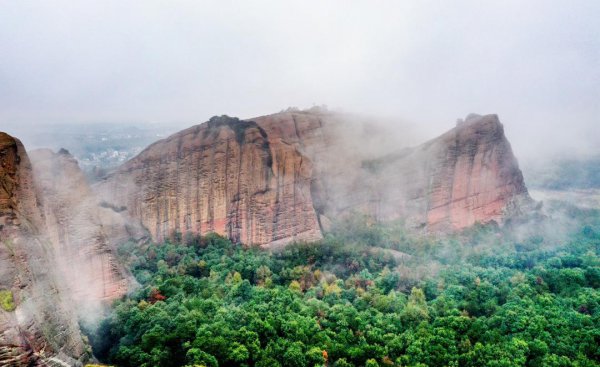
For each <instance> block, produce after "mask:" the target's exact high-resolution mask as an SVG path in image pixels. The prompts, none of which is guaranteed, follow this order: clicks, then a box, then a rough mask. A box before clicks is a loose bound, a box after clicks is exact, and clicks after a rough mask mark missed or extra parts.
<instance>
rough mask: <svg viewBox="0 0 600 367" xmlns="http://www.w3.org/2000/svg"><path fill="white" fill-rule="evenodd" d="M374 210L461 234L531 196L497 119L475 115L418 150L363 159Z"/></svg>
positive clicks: (498, 219) (498, 217) (515, 210)
mask: <svg viewBox="0 0 600 367" xmlns="http://www.w3.org/2000/svg"><path fill="white" fill-rule="evenodd" d="M363 168H364V169H366V171H369V172H370V173H371V175H370V177H369V176H368V175H365V177H368V178H367V181H366V182H367V184H366V185H365V187H366V188H367V190H369V192H370V193H371V194H370V195H367V197H368V198H369V204H370V210H369V211H370V212H371V214H373V215H374V216H376V217H378V218H379V219H382V220H386V219H404V220H406V221H407V222H408V223H409V224H411V225H413V226H416V227H426V228H427V229H429V230H434V231H437V230H443V231H447V230H457V229H462V228H465V227H468V226H471V225H473V224H475V223H476V222H481V223H487V222H490V221H495V222H497V223H502V222H503V220H504V218H506V217H508V216H510V215H513V214H516V213H518V212H519V210H520V209H521V208H522V207H523V206H524V205H527V204H528V203H529V202H530V201H531V199H530V198H529V195H528V192H527V188H526V187H525V184H524V181H523V175H522V174H521V171H520V169H519V167H518V164H517V161H516V159H515V157H514V155H513V153H512V149H511V147H510V143H509V142H508V140H507V139H506V137H505V135H504V129H503V126H502V124H501V123H500V121H499V120H498V117H497V116H496V115H487V116H477V115H471V116H469V118H467V120H466V121H464V122H460V123H459V124H458V125H457V126H456V128H454V129H452V130H450V131H448V132H447V133H445V134H443V135H442V136H440V137H438V138H436V139H433V140H431V141H429V142H426V143H425V144H422V145H420V146H418V147H415V148H410V149H404V150H401V151H398V152H396V153H392V154H390V155H387V156H385V157H382V158H379V159H375V160H370V161H364V162H363Z"/></svg>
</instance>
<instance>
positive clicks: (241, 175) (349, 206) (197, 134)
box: [95, 109, 531, 246]
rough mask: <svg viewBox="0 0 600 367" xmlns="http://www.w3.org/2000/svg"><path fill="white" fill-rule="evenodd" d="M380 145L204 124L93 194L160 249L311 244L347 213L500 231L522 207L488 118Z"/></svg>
mask: <svg viewBox="0 0 600 367" xmlns="http://www.w3.org/2000/svg"><path fill="white" fill-rule="evenodd" d="M394 134H399V133H398V132H395V133H394ZM387 138H388V136H386V133H385V132H382V131H377V130H376V129H371V128H369V125H368V124H363V125H360V124H359V125H357V124H356V123H355V122H352V121H349V120H348V119H347V118H345V117H344V116H342V115H338V114H334V113H330V112H327V111H323V110H319V109H311V110H309V111H286V112H282V113H278V114H274V115H269V116H262V117H258V118H255V119H250V120H239V119H237V118H231V117H227V116H221V117H213V118H211V119H210V121H208V122H206V123H204V124H200V125H197V126H194V127H191V128H189V129H186V130H183V131H181V132H179V133H176V134H174V135H172V136H170V137H168V138H166V139H164V140H160V141H158V142H156V143H154V144H152V145H150V146H149V147H148V148H147V149H145V150H144V151H143V152H142V153H140V154H139V155H138V156H137V157H135V158H133V159H132V160H130V161H128V162H127V163H125V164H124V165H122V166H121V167H120V168H119V169H118V170H117V171H116V172H114V173H112V174H110V175H109V176H107V177H106V178H104V179H103V180H102V181H101V182H100V183H98V184H97V185H96V187H95V189H96V190H97V192H98V193H99V195H100V196H101V197H102V198H103V200H105V201H106V202H107V203H109V205H111V206H113V207H119V208H121V209H123V211H124V212H126V214H127V215H128V216H129V217H131V218H133V219H134V220H137V221H140V222H141V223H142V224H143V226H144V227H145V228H147V229H148V230H149V232H150V233H151V235H152V237H153V238H154V239H155V240H157V241H161V240H162V239H164V238H165V237H168V236H170V235H172V234H173V233H176V232H179V233H182V234H185V233H196V234H198V233H200V234H204V233H207V232H217V233H220V234H223V235H226V236H227V237H229V238H231V239H232V240H234V241H239V242H242V243H246V244H260V245H268V246H277V245H282V244H286V243H288V242H290V241H310V240H315V239H319V238H321V237H322V234H323V231H325V230H327V228H328V226H329V223H330V222H331V220H332V219H334V218H337V217H338V216H340V215H346V214H349V213H351V212H355V211H358V212H361V213H365V214H367V215H370V216H372V217H374V218H375V219H377V220H384V221H385V220H404V221H406V223H407V224H409V225H410V226H412V227H415V228H424V229H425V230H428V231H447V230H457V229H461V228H465V227H467V226H470V225H472V224H474V223H476V222H483V223H486V222H490V221H495V222H497V223H502V222H503V221H504V219H505V218H507V217H509V216H510V215H512V214H514V213H517V212H518V211H519V210H520V208H521V207H522V206H523V205H524V204H526V203H528V202H530V200H531V199H530V198H529V195H528V192H527V188H526V187H525V184H524V181H523V176H522V174H521V171H520V170H519V167H518V164H517V161H516V159H515V157H514V155H513V153H512V150H511V147H510V144H509V142H508V140H507V139H506V137H505V135H504V129H503V126H502V124H501V123H500V121H499V120H498V117H497V116H496V115H486V116H479V115H470V116H468V118H467V119H466V120H465V121H461V122H460V123H459V124H457V126H456V127H455V128H453V129H452V130H450V131H448V132H446V133H445V134H443V135H441V136H440V137H438V138H435V139H433V140H430V141H428V142H425V143H424V144H421V145H419V146H416V147H411V148H403V149H399V148H398V147H397V146H395V147H394V149H391V150H390V149H388V150H387V151H386V150H385V149H382V148H381V147H379V145H383V143H382V142H383V141H385V140H386V139H387ZM380 143H381V144H380Z"/></svg>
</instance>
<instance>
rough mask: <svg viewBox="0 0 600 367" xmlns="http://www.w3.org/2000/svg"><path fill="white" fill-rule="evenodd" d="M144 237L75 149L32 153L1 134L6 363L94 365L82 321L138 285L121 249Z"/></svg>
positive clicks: (1, 299)
mask: <svg viewBox="0 0 600 367" xmlns="http://www.w3.org/2000/svg"><path fill="white" fill-rule="evenodd" d="M143 235H144V233H143V231H141V230H140V229H139V228H138V227H135V226H129V225H127V224H126V223H125V222H124V221H123V218H122V216H120V215H119V214H117V213H115V211H114V210H113V209H112V208H108V207H106V206H102V205H101V203H100V201H99V199H98V198H97V197H96V196H95V194H94V192H93V191H92V190H91V188H90V186H89V185H88V183H87V181H86V179H85V176H84V174H83V172H82V171H81V170H80V169H79V166H78V164H77V161H76V160H75V159H74V158H73V157H72V156H71V155H70V154H69V153H68V152H67V151H64V150H61V151H60V152H59V153H53V152H52V151H50V150H36V151H33V152H31V153H30V154H28V153H27V152H26V151H25V149H24V147H23V145H22V144H21V143H20V141H19V140H17V139H15V138H13V137H11V136H9V135H7V134H4V133H0V240H1V241H0V242H1V246H0V303H1V304H2V308H0V365H3V366H4V365H11V366H12V365H15V366H20V365H23V366H30V365H44V366H45V365H61V363H66V364H67V365H81V362H83V361H85V360H87V359H88V358H89V357H90V356H91V355H90V353H89V347H88V346H86V343H85V342H84V340H83V337H82V335H81V332H80V328H79V324H78V321H80V320H83V321H88V322H93V321H94V320H97V319H98V318H99V317H101V314H102V312H103V310H104V308H105V307H106V306H108V305H109V303H110V301H112V300H114V299H116V298H119V297H121V296H123V295H124V294H125V293H126V292H127V291H128V289H129V287H130V286H132V285H133V283H134V282H133V280H132V277H131V276H130V275H129V274H128V273H127V271H126V270H125V269H124V268H123V267H122V265H121V264H119V262H118V261H117V259H116V255H115V253H116V245H117V243H119V242H122V241H125V240H127V239H129V238H132V237H133V238H136V237H138V238H139V237H142V236H143ZM53 363H54V364H53Z"/></svg>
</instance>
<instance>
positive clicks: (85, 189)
mask: <svg viewBox="0 0 600 367" xmlns="http://www.w3.org/2000/svg"><path fill="white" fill-rule="evenodd" d="M29 156H30V158H31V164H32V167H33V173H34V178H35V182H36V184H37V186H38V187H39V189H40V192H41V196H42V198H43V205H42V210H43V217H44V226H43V227H44V231H43V232H44V234H45V235H46V237H47V238H48V239H49V240H50V242H51V243H52V244H53V245H54V251H55V256H56V264H55V266H56V267H57V268H58V269H60V272H61V275H62V277H63V279H64V281H65V285H66V286H67V287H68V289H69V294H70V295H71V297H72V298H73V299H74V302H75V303H76V304H78V310H79V311H81V313H90V312H94V311H96V312H97V311H98V310H93V309H90V307H94V306H99V305H100V302H98V301H99V300H105V301H110V300H113V299H116V298H119V297H121V296H122V295H124V294H125V293H126V291H127V287H128V284H129V281H128V276H127V274H126V273H125V270H124V269H123V267H122V266H121V265H120V264H119V263H118V261H117V259H116V257H115V255H114V254H115V253H116V245H117V242H118V240H126V239H128V238H129V237H130V234H129V233H126V231H125V228H126V226H125V223H124V222H123V219H122V218H121V216H119V215H117V214H116V213H115V212H114V211H113V210H111V209H110V208H103V207H101V206H100V205H99V200H98V199H97V198H96V196H95V195H94V193H93V192H92V190H91V189H90V187H89V185H88V183H87V180H86V178H85V176H84V174H83V172H82V171H81V170H80V168H79V165H78V163H77V161H76V160H75V158H73V157H72V156H71V155H70V154H69V153H68V152H67V151H65V150H61V151H60V152H59V153H53V152H52V151H50V150H48V149H41V150H34V151H32V152H30V153H29ZM124 232H125V233H124Z"/></svg>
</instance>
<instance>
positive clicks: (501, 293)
mask: <svg viewBox="0 0 600 367" xmlns="http://www.w3.org/2000/svg"><path fill="white" fill-rule="evenodd" d="M567 214H568V215H569V216H570V217H571V218H575V219H576V221H577V223H578V224H577V225H570V226H565V229H564V230H565V231H568V236H562V237H560V236H556V235H549V234H548V232H549V231H546V229H547V228H554V229H556V227H557V226H558V223H553V222H550V224H548V223H547V222H548V220H545V221H546V223H545V224H544V223H542V224H540V223H538V224H533V225H523V224H521V225H519V226H517V225H515V226H510V225H509V226H507V227H505V228H502V229H500V228H497V227H495V226H475V227H474V228H472V229H470V230H468V231H465V232H463V233H460V234H456V235H453V236H449V237H443V238H436V237H433V236H423V235H417V234H410V233H409V232H407V231H405V230H404V229H403V226H402V225H401V224H398V223H395V224H388V225H385V226H383V225H378V224H376V223H371V222H370V221H369V220H368V218H363V217H360V216H355V217H352V218H350V219H348V220H345V221H344V222H343V223H338V224H337V225H336V227H335V228H334V230H333V231H332V233H331V234H329V235H328V236H327V237H326V238H325V239H324V240H322V241H320V242H318V243H299V244H293V245H290V246H288V247H286V248H285V249H282V250H279V251H268V250H264V249H260V248H255V247H244V246H241V245H239V244H232V243H231V242H230V241H228V240H227V239H225V238H222V237H219V236H217V235H208V236H204V237H201V238H200V237H194V236H181V235H174V236H173V238H172V239H171V240H170V241H167V242H166V243H163V244H148V245H145V246H139V245H137V244H133V243H131V244H129V245H127V246H123V247H122V248H121V254H122V256H123V258H124V260H125V261H127V262H128V263H129V264H130V266H131V269H132V272H133V274H134V275H135V277H136V278H137V280H138V281H139V283H140V287H139V289H138V291H137V292H135V294H133V295H132V296H130V297H129V298H127V299H124V300H121V301H119V302H117V304H116V305H115V308H114V311H113V313H112V314H110V315H109V316H108V317H107V318H106V319H105V320H104V322H103V323H102V324H101V326H100V328H99V330H98V331H97V333H96V334H94V335H91V336H90V340H91V343H92V345H93V348H94V353H95V354H96V356H97V357H98V358H100V359H101V360H103V361H105V362H109V363H113V364H115V365H118V366H136V367H138V366H294V367H295V366H298V367H300V366H326V365H327V366H340V367H341V366H473V367H475V366H477V367H479V366H494V367H501V366H551V367H552V366H599V365H600V363H599V361H600V350H599V347H598V346H599V345H600V322H599V321H600V292H599V290H598V288H599V287H600V261H599V260H598V252H599V250H600V215H599V213H598V212H597V211H590V210H588V211H581V210H577V209H572V208H571V209H570V212H568V213H567ZM542 222H544V220H542ZM523 228H527V230H525V231H524V230H523ZM561 230H562V229H561Z"/></svg>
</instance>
